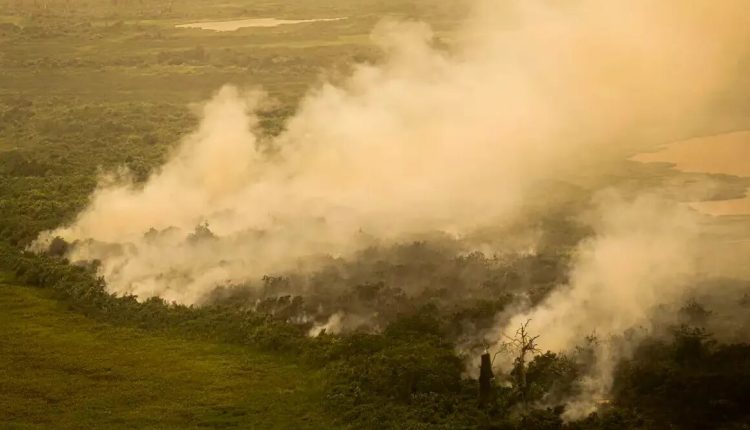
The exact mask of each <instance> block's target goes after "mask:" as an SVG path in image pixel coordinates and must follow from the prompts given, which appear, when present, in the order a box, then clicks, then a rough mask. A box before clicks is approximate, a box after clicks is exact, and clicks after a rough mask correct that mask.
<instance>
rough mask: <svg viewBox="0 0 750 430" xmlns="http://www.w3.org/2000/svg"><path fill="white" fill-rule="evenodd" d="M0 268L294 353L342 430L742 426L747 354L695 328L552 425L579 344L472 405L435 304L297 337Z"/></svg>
mask: <svg viewBox="0 0 750 430" xmlns="http://www.w3.org/2000/svg"><path fill="white" fill-rule="evenodd" d="M0 263H1V264H2V267H6V268H10V269H12V270H13V272H14V273H15V275H16V277H17V279H18V281H19V282H24V283H27V284H29V285H34V286H37V287H42V288H50V289H52V290H54V291H55V292H56V293H57V295H58V296H59V298H60V300H63V301H64V302H65V303H68V305H69V306H70V307H71V308H72V309H74V310H75V311H77V312H81V313H83V314H86V315H88V316H89V317H92V318H96V319H99V320H101V321H105V322H108V323H112V324H125V325H129V326H136V327H140V328H143V329H148V330H159V331H163V332H165V333H167V334H171V335H174V336H188V337H200V338H206V339H212V340H215V341H220V342H230V343H238V344H244V345H248V347H250V348H261V349H263V350H267V351H274V352H276V353H279V354H294V355H296V356H298V357H300V359H301V360H303V361H304V362H306V363H307V364H308V365H310V366H316V367H321V368H325V369H326V374H327V375H328V376H327V381H326V384H327V389H326V391H327V393H328V394H327V396H326V399H325V401H326V404H327V405H328V406H329V407H330V410H331V413H332V414H335V415H336V416H337V417H339V418H340V419H341V420H342V421H343V422H344V423H346V424H349V425H351V426H352V427H353V428H378V429H382V428H393V429H403V428H409V429H422V428H424V429H427V428H430V429H432V428H445V429H458V428H465V429H473V428H485V429H526V430H534V429H563V428H564V429H625V428H639V429H660V428H670V427H672V428H684V429H705V428H726V429H740V428H745V427H743V426H744V425H746V424H747V423H748V419H750V416H749V415H748V410H747V408H746V405H747V404H749V403H748V402H750V346H749V345H746V344H734V345H725V344H718V343H716V342H714V341H713V340H712V339H711V336H710V335H709V334H708V333H706V332H705V330H703V329H701V328H699V327H692V326H687V325H686V326H681V327H675V328H673V329H672V330H671V335H669V336H667V337H664V338H652V339H649V340H647V341H645V342H643V343H642V345H641V346H640V347H639V348H638V349H637V350H636V351H635V353H634V355H633V356H632V358H630V359H627V360H625V361H624V362H623V363H621V364H620V365H619V366H618V369H617V371H616V374H615V384H614V391H613V395H612V398H611V399H608V401H607V403H606V404H603V405H602V407H601V408H600V411H599V412H598V413H595V414H593V415H591V416H589V417H588V418H586V419H584V420H581V421H578V422H569V423H564V422H563V420H562V414H563V412H564V407H563V404H564V400H565V399H566V398H567V397H568V396H570V395H571V394H575V393H576V390H579V389H580V384H579V383H580V378H581V377H582V376H583V375H585V374H586V373H587V371H588V369H589V367H588V366H590V365H591V354H592V352H591V350H590V349H588V348H587V347H586V344H585V343H584V345H583V346H582V347H580V348H578V349H577V350H574V351H573V352H572V353H569V354H568V355H564V354H558V353H553V352H544V353H539V354H537V355H535V356H534V357H533V358H530V359H529V360H528V362H527V363H524V364H523V365H522V366H523V367H522V368H519V367H518V365H517V366H516V368H515V369H514V371H513V372H511V374H509V375H496V384H495V395H494V397H493V400H492V401H491V402H490V403H489V404H484V405H481V406H480V403H479V401H478V389H479V387H478V382H477V380H476V379H474V378H472V377H467V376H466V375H465V372H466V369H465V363H476V364H478V361H477V359H478V357H465V356H461V355H459V354H458V353H457V352H456V346H455V344H454V343H453V342H452V341H451V340H450V339H452V338H454V335H453V334H452V327H451V324H452V322H451V321H450V320H449V319H447V318H446V315H445V309H441V308H440V307H439V306H434V305H425V306H422V307H420V308H419V309H416V310H414V311H413V312H411V313H409V314H403V315H401V316H399V317H398V318H396V319H395V320H393V321H392V322H390V323H389V324H388V325H387V326H386V327H385V328H384V329H383V330H382V331H381V332H364V331H355V332H354V333H350V334H347V335H331V334H321V335H319V336H317V337H309V336H308V332H309V329H310V324H309V323H304V322H302V323H294V322H290V319H289V315H285V314H283V313H268V312H263V311H262V310H258V309H250V308H248V307H247V306H241V305H221V306H219V305H207V306H201V307H192V306H183V305H178V304H169V303H166V302H164V301H163V300H161V299H158V298H152V299H149V300H146V301H143V302H139V301H138V300H136V298H135V297H132V296H124V297H117V296H115V295H112V294H109V293H108V292H107V291H106V289H105V286H104V282H103V280H101V279H97V278H96V276H95V267H94V266H74V265H70V264H67V262H66V261H64V260H62V259H60V258H58V257H52V256H46V255H35V254H28V253H19V252H18V251H17V250H16V249H14V248H13V247H10V246H7V245H2V247H0ZM300 300H303V299H300ZM542 335H543V334H542ZM472 365H473V364H472ZM520 372H523V374H524V378H523V382H522V381H521V378H519V375H520Z"/></svg>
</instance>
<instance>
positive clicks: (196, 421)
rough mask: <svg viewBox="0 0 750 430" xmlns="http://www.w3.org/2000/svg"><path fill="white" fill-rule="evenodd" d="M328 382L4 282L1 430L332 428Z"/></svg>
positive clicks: (289, 365)
mask: <svg viewBox="0 0 750 430" xmlns="http://www.w3.org/2000/svg"><path fill="white" fill-rule="evenodd" d="M321 385H322V381H321V377H320V375H318V374H316V373H314V372H311V371H308V370H307V369H305V368H303V367H300V366H298V365H296V364H295V363H293V362H292V361H290V359H289V358H281V357H278V356H270V355H267V354H263V353H258V352H255V351H249V350H247V349H246V348H241V347H236V346H229V345H221V344H213V343H206V342H198V341H188V340H180V339H173V338H167V337H162V336H159V335H155V334H153V333H149V332H144V331H141V330H137V329H131V328H124V327H116V326H112V325H108V324H102V323H99V322H96V321H93V320H90V319H87V318H86V317H83V316H81V315H79V314H76V313H73V312H70V311H68V310H66V309H65V306H64V305H63V304H61V303H59V302H57V301H55V300H54V299H53V298H52V297H51V296H50V292H49V291H45V290H38V289H33V288H28V287H20V286H15V285H11V284H8V283H3V282H2V279H0V427H2V428H3V429H36V428H55V429H83V428H102V429H105V428H106V429H111V430H115V429H133V428H138V429H180V430H188V429H206V428H243V429H282V428H295V429H304V428H316V429H318V428H324V429H328V428H333V427H335V426H334V425H333V424H332V423H331V422H330V421H329V420H328V418H327V417H326V416H325V415H324V413H323V411H322V410H321V404H320V403H321V402H320V400H321V388H320V387H321Z"/></svg>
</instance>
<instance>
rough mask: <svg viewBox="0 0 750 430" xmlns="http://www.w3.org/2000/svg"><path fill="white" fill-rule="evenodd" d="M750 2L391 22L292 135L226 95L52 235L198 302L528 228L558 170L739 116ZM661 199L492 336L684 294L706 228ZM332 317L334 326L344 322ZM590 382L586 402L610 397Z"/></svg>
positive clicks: (650, 200)
mask: <svg viewBox="0 0 750 430" xmlns="http://www.w3.org/2000/svg"><path fill="white" fill-rule="evenodd" d="M746 6H747V5H746V3H745V2H743V1H733V0H724V1H720V2H716V1H713V2H711V1H700V2H685V1H681V0H668V1H661V2H653V1H639V0H636V1H619V0H615V1H607V2H601V1H589V0H582V1H559V2H556V1H535V2H528V1H509V2H502V3H500V2H497V1H482V2H479V3H478V4H477V5H476V9H475V13H474V15H473V18H471V19H469V20H468V21H467V22H466V23H464V24H463V25H462V28H461V29H460V31H458V32H457V34H456V35H455V40H453V41H452V42H453V43H452V44H451V47H450V49H441V48H438V47H436V45H437V44H436V43H435V40H434V37H433V34H432V32H431V30H430V28H429V27H428V26H427V25H425V24H422V23H418V22H395V21H385V22H382V23H381V24H380V25H378V27H377V28H376V29H375V30H374V31H373V34H372V39H373V41H374V42H375V43H376V44H377V45H378V46H379V47H381V48H382V49H383V51H384V52H385V54H386V57H385V60H383V61H382V63H379V64H362V65H358V66H357V67H356V69H355V71H354V72H353V74H352V75H351V76H350V77H348V78H347V79H346V80H344V81H343V82H340V83H337V84H333V83H327V82H323V83H321V84H320V85H318V86H317V87H315V88H314V89H312V90H310V92H309V94H308V95H307V96H306V97H305V98H304V99H303V100H302V102H301V103H300V105H299V107H298V110H297V112H296V113H295V114H294V115H293V116H292V117H291V118H289V119H288V121H287V123H286V126H285V130H284V131H283V132H282V133H281V134H280V135H279V136H277V137H273V138H261V137H260V136H261V133H259V130H258V121H257V117H256V112H257V110H258V109H259V108H261V107H262V106H263V103H264V99H265V96H264V94H263V93H262V91H260V90H251V91H245V90H242V89H239V88H235V87H231V86H227V87H224V88H222V89H220V90H219V91H218V92H217V93H216V95H215V96H214V97H213V98H212V99H211V100H210V101H208V102H206V103H205V105H203V107H202V110H201V113H200V118H201V121H200V125H199V127H198V129H197V130H195V131H194V132H192V133H191V134H189V135H188V136H186V137H185V138H184V140H183V141H182V142H181V144H180V145H179V147H178V148H177V149H176V150H175V153H174V154H173V156H172V157H171V158H170V159H169V161H167V162H166V163H165V164H164V165H163V166H162V167H161V168H160V169H158V170H157V171H156V172H154V173H153V174H152V176H151V177H150V178H149V179H148V180H147V181H146V182H145V183H143V184H136V183H133V182H132V181H131V180H129V179H128V177H127V173H123V172H120V173H117V174H112V175H109V176H107V177H106V178H102V180H101V181H100V184H99V186H98V188H97V190H96V191H95V193H94V194H93V195H92V197H91V201H90V203H89V205H88V206H87V207H86V208H85V209H84V210H83V211H82V212H81V213H80V215H79V216H78V218H77V219H76V220H75V222H73V223H72V224H71V225H69V226H65V227H61V228H60V229H58V230H55V231H51V232H47V233H45V234H44V235H43V236H42V237H40V239H39V241H38V244H37V246H40V247H41V246H43V244H44V243H46V242H48V241H49V240H50V239H51V238H53V237H55V236H60V237H62V238H64V239H66V240H68V241H71V242H75V244H74V246H73V248H72V251H71V252H70V254H69V257H70V258H71V259H72V260H74V261H76V260H100V261H101V266H100V271H101V274H102V275H103V276H104V278H105V279H106V281H107V285H108V288H109V289H110V290H111V291H112V292H116V293H120V294H135V295H138V296H139V297H140V298H147V297H150V296H160V297H163V298H165V299H166V300H168V301H177V302H181V303H188V304H192V303H200V302H201V300H203V298H204V297H205V296H206V295H207V294H209V293H210V292H211V291H212V290H213V289H215V288H216V287H217V286H221V285H228V284H237V283H242V282H246V281H248V280H254V279H259V278H260V277H262V276H264V275H266V274H272V273H282V272H289V271H294V270H305V268H306V267H308V266H309V261H310V260H311V259H313V258H314V257H316V256H321V255H330V256H334V257H348V256H351V255H353V254H354V253H356V252H357V251H361V250H363V249H365V248H367V247H369V246H372V245H379V244H392V243H398V242H399V241H408V240H409V239H410V238H411V237H415V236H417V235H419V234H425V233H430V232H436V231H437V232H443V233H446V234H448V235H450V236H452V237H455V238H461V237H465V236H467V235H470V234H472V233H473V232H475V231H477V230H478V229H481V228H486V227H490V226H493V225H498V224H502V225H513V224H514V223H515V222H516V221H520V220H522V219H523V218H524V217H525V216H526V214H525V213H524V207H526V205H527V203H528V199H529V196H530V195H534V196H539V195H542V196H544V193H543V190H542V191H540V187H543V185H544V184H545V183H547V181H550V180H554V181H566V180H567V179H569V178H574V177H576V176H577V175H580V174H581V172H588V171H591V172H596V171H598V170H597V169H600V168H601V167H600V166H607V165H608V164H607V163H609V162H611V161H612V160H619V159H622V158H624V157H626V156H630V155H632V154H633V153H635V152H637V151H638V150H639V149H642V148H646V147H649V145H653V144H656V143H661V142H664V141H666V140H669V139H674V138H677V137H683V136H687V135H690V134H692V133H696V132H700V131H707V130H714V129H717V128H721V127H724V126H726V123H725V121H724V117H721V116H720V114H721V113H722V112H724V111H725V110H726V109H727V106H725V105H722V104H721V103H720V102H719V101H720V100H723V98H722V97H723V96H724V95H725V94H726V93H727V92H731V86H732V85H733V83H734V82H735V80H736V79H737V74H738V71H737V68H738V66H737V64H738V59H740V58H744V54H745V53H744V49H745V45H746V41H747V40H748V38H747V37H748V36H750V34H747V33H748V32H750V25H747V24H748V22H747V16H748V14H747V13H744V10H745V9H746ZM601 186H602V187H605V186H607V184H601ZM648 194H649V195H648V196H639V197H635V198H632V199H631V198H627V199H623V198H620V197H613V196H612V195H611V194H610V193H608V194H607V195H606V196H605V197H599V198H597V200H595V201H594V204H593V206H594V207H595V208H596V209H595V210H593V212H591V213H590V214H588V216H589V218H590V223H589V224H590V225H591V226H592V228H593V231H594V235H593V236H592V237H591V238H589V239H587V240H585V241H583V242H582V243H580V244H579V245H578V246H577V248H576V253H575V256H574V258H573V268H572V269H571V272H570V275H569V278H570V279H569V282H568V283H567V285H562V286H560V288H559V289H558V290H556V291H554V292H553V293H552V294H551V295H550V296H549V297H548V298H547V299H546V300H544V301H543V302H542V303H541V305H539V306H537V307H535V308H530V309H524V310H522V311H520V312H519V314H518V315H515V316H512V317H511V318H510V320H509V321H508V320H505V321H502V322H501V323H499V325H498V327H497V332H498V334H499V333H500V332H506V333H507V332H513V331H514V330H515V327H517V326H518V325H519V324H520V323H521V322H523V321H526V320H527V319H531V320H532V325H531V326H530V328H531V329H532V330H533V331H534V332H537V333H542V334H543V337H542V338H540V342H541V345H542V346H543V348H545V349H552V350H564V349H566V348H569V347H571V346H572V345H574V344H575V343H576V342H577V341H579V340H580V339H581V338H582V336H586V335H587V334H590V333H591V332H592V331H596V332H597V333H598V334H599V335H600V336H604V337H606V336H609V335H615V334H617V333H621V332H622V331H623V330H627V329H628V328H631V327H635V326H638V325H643V324H645V323H646V322H647V315H648V312H649V309H650V308H651V307H653V306H656V305H658V304H660V303H662V302H663V301H669V300H673V299H677V298H679V297H680V296H681V294H682V292H683V291H684V288H685V286H686V284H688V280H689V279H691V277H692V276H694V275H695V273H694V272H695V270H696V267H697V266H696V265H695V264H694V262H695V261H697V259H698V256H697V255H695V250H696V249H699V248H700V245H697V242H696V241H697V240H698V237H699V236H700V233H699V223H698V222H697V221H696V215H695V214H692V213H690V212H689V211H687V210H684V209H681V208H679V207H677V206H676V205H673V204H671V203H669V202H665V201H664V200H663V199H659V198H655V197H653V195H652V193H651V192H649V193H648ZM550 200H551V201H552V200H554V199H550ZM550 204H551V203H550ZM204 223H205V224H207V227H205V225H204ZM530 234H531V233H530ZM492 239H496V238H487V241H488V242H492ZM490 251H491V250H490ZM334 315H335V317H334V318H333V319H331V320H329V322H328V324H326V326H325V327H324V328H332V327H334V326H337V325H340V324H341V323H342V321H343V320H344V318H343V316H341V315H339V314H334ZM608 351H609V352H608V354H609V355H610V356H611V355H612V354H614V353H613V352H612V351H610V350H608ZM611 362H612V360H611V359H610V360H602V363H603V364H601V366H602V368H603V370H601V373H602V375H606V374H607V373H608V372H609V371H608V370H607V366H610V365H609V364H606V363H611ZM610 368H611V366H610ZM594 379H596V381H599V382H597V384H596V387H595V388H592V389H591V390H590V391H591V393H589V400H591V399H593V398H595V397H596V396H599V395H601V393H603V392H606V388H607V387H606V385H607V384H606V378H605V377H601V376H600V377H596V378H594ZM602 381H605V382H602ZM589 406H590V403H586V401H585V399H584V403H583V406H581V408H580V410H581V411H587V410H588V409H587V408H588V407H589ZM574 410H578V409H575V408H574ZM581 413H582V412H581Z"/></svg>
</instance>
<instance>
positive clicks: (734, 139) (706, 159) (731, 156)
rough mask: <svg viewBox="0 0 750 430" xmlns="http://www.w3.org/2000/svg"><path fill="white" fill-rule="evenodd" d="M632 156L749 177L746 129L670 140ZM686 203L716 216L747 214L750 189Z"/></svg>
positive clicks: (749, 147) (749, 144) (698, 170)
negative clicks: (739, 195)
mask: <svg viewBox="0 0 750 430" xmlns="http://www.w3.org/2000/svg"><path fill="white" fill-rule="evenodd" d="M632 159H633V160H635V161H640V162H643V163H653V162H659V163H670V164H673V165H674V167H675V168H676V169H678V170H681V171H683V172H696V173H721V174H727V175H734V176H742V177H750V131H739V132H733V133H726V134H720V135H716V136H706V137H696V138H692V139H687V140H683V141H679V142H674V143H670V144H668V145H665V146H663V147H662V148H661V149H659V150H658V151H656V152H647V153H642V154H638V155H636V156H635V157H633V158H632ZM690 206H691V207H693V208H694V209H696V210H698V211H700V212H703V213H707V214H710V215H716V216H720V215H750V189H749V190H748V191H747V192H746V193H745V197H743V198H738V199H731V200H715V201H703V202H692V203H690Z"/></svg>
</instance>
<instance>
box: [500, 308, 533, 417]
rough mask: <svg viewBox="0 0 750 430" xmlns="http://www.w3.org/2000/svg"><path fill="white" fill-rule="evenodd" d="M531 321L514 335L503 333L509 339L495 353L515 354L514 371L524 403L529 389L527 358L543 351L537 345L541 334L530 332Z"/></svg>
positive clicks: (522, 325) (524, 324)
mask: <svg viewBox="0 0 750 430" xmlns="http://www.w3.org/2000/svg"><path fill="white" fill-rule="evenodd" d="M530 322H531V320H527V321H526V322H525V323H523V324H521V326H520V327H519V328H518V330H516V334H515V336H513V337H510V336H508V335H505V334H503V337H505V338H506V339H507V341H506V342H503V344H502V349H501V350H500V351H499V352H498V353H496V354H495V355H496V356H497V354H499V353H500V352H506V351H509V352H511V353H513V354H514V355H515V358H514V359H513V372H512V373H513V376H514V377H515V380H516V387H517V389H518V392H519V393H520V394H521V398H522V400H523V402H524V403H526V394H527V391H528V385H527V383H526V370H527V366H526V358H527V356H528V354H538V353H540V352H541V351H540V350H539V349H538V348H537V346H536V340H537V339H538V338H539V335H536V336H532V335H531V334H529V330H528V326H529V323H530ZM493 361H494V357H493Z"/></svg>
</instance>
